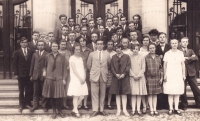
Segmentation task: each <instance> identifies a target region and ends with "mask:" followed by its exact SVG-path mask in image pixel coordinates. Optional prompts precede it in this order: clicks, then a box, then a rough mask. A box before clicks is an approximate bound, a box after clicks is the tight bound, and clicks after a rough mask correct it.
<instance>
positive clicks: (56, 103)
mask: <svg viewBox="0 0 200 121" xmlns="http://www.w3.org/2000/svg"><path fill="white" fill-rule="evenodd" d="M50 103H51V107H52V109H53V113H56V109H57V110H58V113H60V112H61V108H62V98H50Z"/></svg>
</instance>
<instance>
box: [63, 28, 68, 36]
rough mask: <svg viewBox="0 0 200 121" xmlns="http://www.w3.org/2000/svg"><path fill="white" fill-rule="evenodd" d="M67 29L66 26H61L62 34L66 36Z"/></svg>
mask: <svg viewBox="0 0 200 121" xmlns="http://www.w3.org/2000/svg"><path fill="white" fill-rule="evenodd" d="M68 32H69V29H68V28H67V27H63V28H62V35H64V36H67V34H68Z"/></svg>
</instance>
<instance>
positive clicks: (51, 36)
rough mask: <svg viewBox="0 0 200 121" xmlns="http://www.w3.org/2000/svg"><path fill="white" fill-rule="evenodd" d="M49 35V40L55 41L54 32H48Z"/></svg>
mask: <svg viewBox="0 0 200 121" xmlns="http://www.w3.org/2000/svg"><path fill="white" fill-rule="evenodd" d="M48 37H49V41H50V42H53V41H54V39H55V38H54V34H48Z"/></svg>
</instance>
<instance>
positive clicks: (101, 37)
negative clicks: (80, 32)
mask: <svg viewBox="0 0 200 121" xmlns="http://www.w3.org/2000/svg"><path fill="white" fill-rule="evenodd" d="M104 31H105V28H104V26H103V25H99V34H98V36H99V39H102V40H103V41H104V44H107V41H108V40H107V37H106V35H105V33H104Z"/></svg>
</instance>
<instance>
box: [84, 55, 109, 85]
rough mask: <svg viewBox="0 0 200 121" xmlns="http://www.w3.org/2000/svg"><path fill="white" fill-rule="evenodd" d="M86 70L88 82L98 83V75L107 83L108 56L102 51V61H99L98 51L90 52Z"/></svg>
mask: <svg viewBox="0 0 200 121" xmlns="http://www.w3.org/2000/svg"><path fill="white" fill-rule="evenodd" d="M87 68H88V69H89V70H90V81H91V82H98V81H99V77H100V75H101V76H102V78H103V80H104V82H107V74H108V69H110V55H109V54H108V52H106V51H102V60H101V61H99V57H98V51H94V52H91V53H90V55H89V57H88V60H87Z"/></svg>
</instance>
